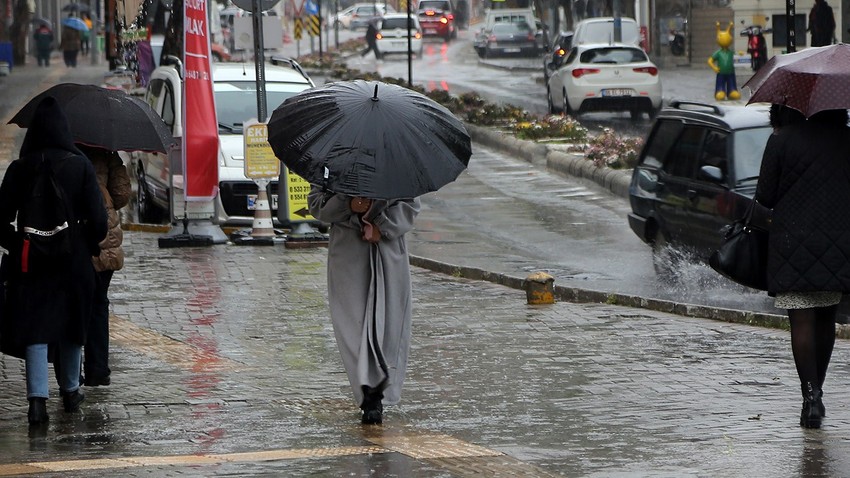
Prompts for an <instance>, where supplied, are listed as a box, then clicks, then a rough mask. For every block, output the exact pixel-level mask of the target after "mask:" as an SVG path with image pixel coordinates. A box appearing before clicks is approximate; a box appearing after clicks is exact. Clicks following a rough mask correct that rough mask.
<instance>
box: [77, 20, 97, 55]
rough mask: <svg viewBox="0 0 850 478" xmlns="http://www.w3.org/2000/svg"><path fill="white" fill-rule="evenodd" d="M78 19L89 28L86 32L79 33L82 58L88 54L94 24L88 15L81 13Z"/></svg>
mask: <svg viewBox="0 0 850 478" xmlns="http://www.w3.org/2000/svg"><path fill="white" fill-rule="evenodd" d="M80 18H82V20H83V21H84V22H85V23H86V26H87V27H89V29H88V30H87V31H82V32H80V52H81V53H82V54H83V56H86V55H88V54H89V38H90V37H91V30H92V27H93V26H94V23H92V21H91V17H90V16H89V14H88V13H82V14H81V15H80Z"/></svg>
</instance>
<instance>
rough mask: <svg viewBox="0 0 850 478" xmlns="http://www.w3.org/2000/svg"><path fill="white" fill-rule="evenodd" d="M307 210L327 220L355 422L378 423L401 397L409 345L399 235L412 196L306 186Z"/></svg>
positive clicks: (408, 224) (331, 277)
mask: <svg viewBox="0 0 850 478" xmlns="http://www.w3.org/2000/svg"><path fill="white" fill-rule="evenodd" d="M307 201H308V204H309V208H310V213H311V214H312V215H313V216H314V217H315V218H316V219H318V220H320V221H324V222H327V223H330V224H331V228H330V243H329V244H328V296H329V305H330V313H331V320H332V322H333V328H334V334H335V336H336V342H337V347H338V348H339V352H340V355H341V356H342V362H343V364H344V365H345V370H346V372H347V373H348V381H349V383H350V384H351V391H352V392H353V394H354V399H355V401H356V402H357V403H358V404H359V405H360V409H361V410H362V411H363V414H362V417H361V423H364V424H377V423H381V422H382V421H383V410H384V408H383V405H384V404H386V405H394V404H396V403H398V401H399V400H400V399H401V387H402V383H403V382H404V376H405V373H406V371H407V356H408V352H409V350H410V326H411V317H412V315H413V312H412V293H411V285H410V260H409V258H408V254H407V244H406V242H405V237H404V236H405V234H406V233H407V232H408V231H410V230H411V229H413V220H414V219H415V218H416V216H417V214H419V207H420V206H419V200H418V199H399V200H392V201H385V200H370V199H366V198H359V197H350V196H346V195H344V194H334V193H332V192H323V191H322V189H321V188H318V187H315V186H314V187H313V188H312V189H311V191H310V194H309V196H308V198H307Z"/></svg>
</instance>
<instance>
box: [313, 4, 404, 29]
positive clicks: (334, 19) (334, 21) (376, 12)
mask: <svg viewBox="0 0 850 478" xmlns="http://www.w3.org/2000/svg"><path fill="white" fill-rule="evenodd" d="M387 13H395V9H394V8H393V7H392V5H385V4H384V3H383V2H381V3H355V4H354V5H352V6H350V7H348V8H346V9H345V10H342V11H340V12H339V13H337V14H336V15H332V16H331V17H330V19H329V22H330V24H331V25H335V26H336V25H338V26H340V27H342V28H347V29H350V30H357V29H363V28H366V27H367V26H368V25H369V22H370V21H372V20H374V19H376V18H381V17H382V16H383V15H385V14H387Z"/></svg>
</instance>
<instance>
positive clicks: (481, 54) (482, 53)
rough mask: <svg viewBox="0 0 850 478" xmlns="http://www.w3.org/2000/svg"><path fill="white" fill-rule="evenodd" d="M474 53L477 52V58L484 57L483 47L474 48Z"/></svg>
mask: <svg viewBox="0 0 850 478" xmlns="http://www.w3.org/2000/svg"><path fill="white" fill-rule="evenodd" d="M475 53H478V58H484V55H485V54H486V52H485V51H484V49H483V48H480V47H479V48H476V49H475Z"/></svg>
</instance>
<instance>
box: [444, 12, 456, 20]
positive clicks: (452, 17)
mask: <svg viewBox="0 0 850 478" xmlns="http://www.w3.org/2000/svg"><path fill="white" fill-rule="evenodd" d="M446 18H448V19H449V20H454V19H455V16H454V15H452V14H451V13H450V14H448V15H446Z"/></svg>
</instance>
